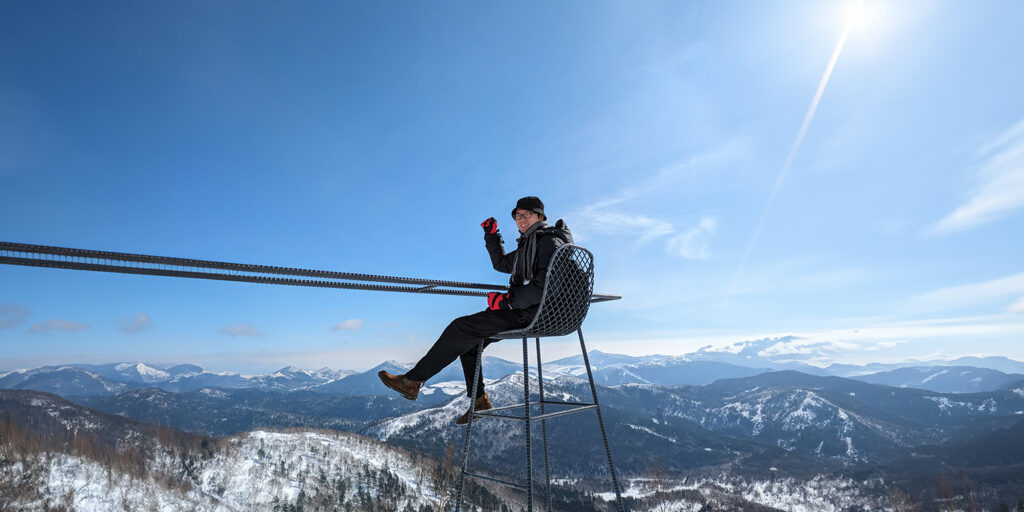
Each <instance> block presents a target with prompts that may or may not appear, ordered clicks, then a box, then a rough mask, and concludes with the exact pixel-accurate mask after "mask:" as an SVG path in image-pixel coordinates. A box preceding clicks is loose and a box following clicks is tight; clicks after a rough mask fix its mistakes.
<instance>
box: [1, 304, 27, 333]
mask: <svg viewBox="0 0 1024 512" xmlns="http://www.w3.org/2000/svg"><path fill="white" fill-rule="evenodd" d="M29 316H32V312H31V311H29V310H28V309H27V308H25V306H22V305H20V304H0V329H11V328H14V327H17V326H19V325H21V324H23V323H25V320H27V319H28V317H29Z"/></svg>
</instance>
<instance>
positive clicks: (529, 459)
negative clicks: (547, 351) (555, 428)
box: [523, 334, 533, 512]
mask: <svg viewBox="0 0 1024 512" xmlns="http://www.w3.org/2000/svg"><path fill="white" fill-rule="evenodd" d="M529 350H530V346H529V345H528V344H527V343H526V335H525V334H523V396H524V397H525V400H523V410H524V418H525V420H526V421H525V423H526V510H527V511H528V512H533V443H532V442H531V441H532V439H531V438H530V354H529Z"/></svg>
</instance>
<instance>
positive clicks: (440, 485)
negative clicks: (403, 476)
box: [427, 439, 460, 510]
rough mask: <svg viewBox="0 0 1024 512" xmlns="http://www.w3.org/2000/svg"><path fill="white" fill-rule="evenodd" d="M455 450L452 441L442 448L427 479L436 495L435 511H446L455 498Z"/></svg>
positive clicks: (456, 466)
mask: <svg viewBox="0 0 1024 512" xmlns="http://www.w3.org/2000/svg"><path fill="white" fill-rule="evenodd" d="M456 453H458V451H457V448H456V447H455V441H454V439H453V440H451V441H448V443H447V444H445V446H444V451H443V452H442V453H441V457H440V459H438V461H437V463H436V464H434V465H433V466H432V467H431V468H430V472H429V473H428V475H427V477H428V478H429V479H430V483H431V485H433V487H434V492H435V493H436V494H437V509H438V510H448V506H449V505H451V504H452V500H453V499H454V498H455V486H456V485H457V484H458V482H459V473H460V468H459V467H458V465H457V459H458V458H457V456H456Z"/></svg>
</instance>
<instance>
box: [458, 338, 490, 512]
mask: <svg viewBox="0 0 1024 512" xmlns="http://www.w3.org/2000/svg"><path fill="white" fill-rule="evenodd" d="M483 355H484V340H482V339H481V340H480V344H479V345H478V346H477V348H476V364H475V365H474V368H473V393H472V396H470V398H469V422H467V423H466V440H465V441H463V443H462V474H461V475H460V476H459V491H458V493H457V494H456V498H455V512H459V510H461V509H462V489H463V486H464V485H465V483H466V467H467V466H468V465H469V433H470V432H472V430H473V413H474V412H476V392H477V391H478V388H479V386H480V379H481V375H480V373H481V371H482V369H481V368H480V359H481V358H482V357H483Z"/></svg>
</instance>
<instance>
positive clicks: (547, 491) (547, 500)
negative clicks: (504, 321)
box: [537, 337, 552, 512]
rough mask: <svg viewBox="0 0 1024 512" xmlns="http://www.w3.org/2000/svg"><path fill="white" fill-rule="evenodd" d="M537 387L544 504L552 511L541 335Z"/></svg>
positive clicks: (538, 345)
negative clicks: (541, 364) (542, 458)
mask: <svg viewBox="0 0 1024 512" xmlns="http://www.w3.org/2000/svg"><path fill="white" fill-rule="evenodd" d="M537 388H538V390H539V392H540V432H541V439H542V443H543V447H544V504H545V506H546V508H545V510H547V511H548V512H551V510H552V509H551V470H550V468H549V467H548V422H547V421H546V420H545V419H544V418H545V416H544V372H543V371H542V370H541V366H540V337H537Z"/></svg>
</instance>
